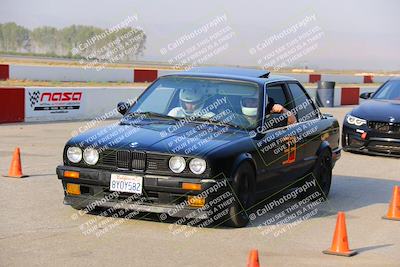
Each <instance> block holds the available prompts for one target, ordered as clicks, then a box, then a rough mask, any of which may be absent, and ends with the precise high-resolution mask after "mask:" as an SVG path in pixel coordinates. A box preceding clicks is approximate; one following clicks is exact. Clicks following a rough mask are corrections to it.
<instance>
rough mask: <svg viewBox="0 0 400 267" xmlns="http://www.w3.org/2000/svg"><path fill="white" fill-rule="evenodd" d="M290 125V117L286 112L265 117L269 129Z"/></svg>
mask: <svg viewBox="0 0 400 267" xmlns="http://www.w3.org/2000/svg"><path fill="white" fill-rule="evenodd" d="M287 125H288V117H287V116H286V115H285V114H278V113H272V114H269V115H267V116H266V117H265V126H266V127H267V129H274V128H279V127H285V126H287Z"/></svg>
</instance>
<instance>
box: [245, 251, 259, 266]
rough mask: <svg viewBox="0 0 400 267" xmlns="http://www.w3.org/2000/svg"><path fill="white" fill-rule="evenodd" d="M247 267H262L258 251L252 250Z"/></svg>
mask: <svg viewBox="0 0 400 267" xmlns="http://www.w3.org/2000/svg"><path fill="white" fill-rule="evenodd" d="M247 267H260V262H259V260H258V250H257V249H252V250H251V251H250V254H249V260H248V262H247Z"/></svg>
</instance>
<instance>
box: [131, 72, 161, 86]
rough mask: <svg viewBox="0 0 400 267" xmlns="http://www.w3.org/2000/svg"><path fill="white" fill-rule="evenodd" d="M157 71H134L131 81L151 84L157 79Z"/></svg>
mask: <svg viewBox="0 0 400 267" xmlns="http://www.w3.org/2000/svg"><path fill="white" fill-rule="evenodd" d="M157 75H158V71H157V70H136V69H135V70H134V76H133V81H134V82H135V83H144V82H153V81H155V80H156V79H157Z"/></svg>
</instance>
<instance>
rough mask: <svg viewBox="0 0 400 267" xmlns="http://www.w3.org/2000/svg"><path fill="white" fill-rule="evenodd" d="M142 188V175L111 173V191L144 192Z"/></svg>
mask: <svg viewBox="0 0 400 267" xmlns="http://www.w3.org/2000/svg"><path fill="white" fill-rule="evenodd" d="M142 188H143V177H141V176H133V175H124V174H116V173H112V174H111V181H110V191H118V192H126V193H135V194H142Z"/></svg>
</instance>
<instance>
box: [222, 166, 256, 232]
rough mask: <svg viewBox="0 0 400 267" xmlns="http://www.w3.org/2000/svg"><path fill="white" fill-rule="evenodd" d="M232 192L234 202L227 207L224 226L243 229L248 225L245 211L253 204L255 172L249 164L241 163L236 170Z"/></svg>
mask: <svg viewBox="0 0 400 267" xmlns="http://www.w3.org/2000/svg"><path fill="white" fill-rule="evenodd" d="M232 190H233V191H234V192H233V193H234V197H235V201H234V202H233V203H232V205H231V206H230V207H229V212H228V220H227V221H226V222H225V225H227V226H230V227H236V228H239V227H244V226H246V225H247V224H248V223H249V216H248V211H247V209H248V208H250V207H251V206H252V205H254V202H255V197H254V192H255V172H254V168H253V167H252V165H251V164H250V163H249V162H244V163H242V164H241V165H240V166H239V168H238V169H237V171H236V173H235V175H234V179H233V183H232Z"/></svg>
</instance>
